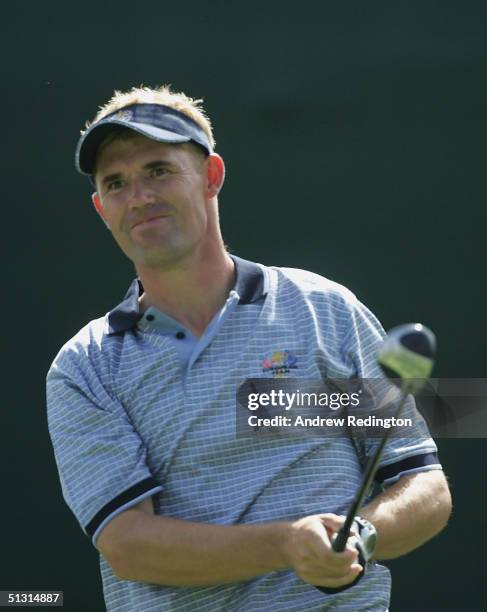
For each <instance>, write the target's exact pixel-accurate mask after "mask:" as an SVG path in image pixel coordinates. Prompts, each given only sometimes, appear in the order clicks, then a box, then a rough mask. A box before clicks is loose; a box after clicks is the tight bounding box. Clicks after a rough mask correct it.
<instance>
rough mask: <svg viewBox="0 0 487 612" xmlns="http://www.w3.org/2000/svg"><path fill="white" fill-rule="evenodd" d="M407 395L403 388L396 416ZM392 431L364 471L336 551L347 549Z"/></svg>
mask: <svg viewBox="0 0 487 612" xmlns="http://www.w3.org/2000/svg"><path fill="white" fill-rule="evenodd" d="M407 397H408V391H407V389H405V388H403V390H402V393H401V400H400V402H399V406H398V408H397V410H396V414H395V416H396V417H398V416H399V414H400V412H401V411H402V409H403V406H404V404H405V402H406V399H407ZM391 431H392V429H388V430H387V431H386V432H385V434H384V436H383V437H382V439H381V442H380V444H379V446H378V447H377V449H376V451H375V453H374V455H373V456H372V457H371V459H370V461H369V463H368V464H367V468H366V470H365V473H364V478H363V481H362V484H361V486H360V489H359V490H358V491H357V494H356V496H355V498H354V500H353V502H352V505H351V506H350V509H349V511H348V513H347V516H346V518H345V523H344V524H343V527H342V528H341V529H340V531H339V532H338V533H337V535H336V538H335V539H334V540H333V543H332V546H333V550H334V551H335V552H342V551H344V550H345V546H346V545H347V540H348V538H349V536H350V528H351V527H352V523H353V521H354V519H355V517H356V515H357V513H358V510H359V508H360V507H361V505H362V502H363V501H364V498H365V496H366V495H367V493H368V491H369V489H370V485H371V484H372V481H373V479H374V476H375V473H376V471H377V467H378V465H379V461H380V459H381V457H382V453H383V451H384V447H385V445H386V443H387V440H388V439H389V436H390V434H391Z"/></svg>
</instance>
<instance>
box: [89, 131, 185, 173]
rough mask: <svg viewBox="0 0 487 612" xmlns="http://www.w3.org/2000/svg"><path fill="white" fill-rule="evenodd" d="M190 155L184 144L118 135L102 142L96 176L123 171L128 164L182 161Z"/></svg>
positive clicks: (129, 133) (134, 134) (133, 133)
mask: <svg viewBox="0 0 487 612" xmlns="http://www.w3.org/2000/svg"><path fill="white" fill-rule="evenodd" d="M189 155H190V151H189V150H188V147H186V145H184V144H182V145H181V144H167V143H164V142H157V141H156V140H151V139H150V138H146V137H145V136H143V135H142V134H138V133H137V132H128V133H124V134H117V135H116V136H115V137H110V136H109V137H108V138H107V139H106V140H105V142H102V143H101V145H100V148H99V150H98V153H97V157H96V170H95V175H99V174H100V172H103V173H106V172H108V171H111V170H113V171H122V170H123V166H125V165H128V164H133V165H137V164H139V163H145V162H147V161H149V159H152V158H154V159H155V158H156V157H157V158H160V159H164V160H166V161H174V162H176V161H178V160H179V161H180V160H182V159H183V158H185V157H187V156H189Z"/></svg>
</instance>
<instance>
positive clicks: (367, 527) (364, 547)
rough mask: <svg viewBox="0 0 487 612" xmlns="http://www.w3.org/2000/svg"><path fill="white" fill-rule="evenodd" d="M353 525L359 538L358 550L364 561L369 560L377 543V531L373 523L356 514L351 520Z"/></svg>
mask: <svg viewBox="0 0 487 612" xmlns="http://www.w3.org/2000/svg"><path fill="white" fill-rule="evenodd" d="M353 527H354V528H355V531H356V532H357V536H358V538H359V540H360V552H361V553H362V555H363V557H364V559H365V561H369V560H370V559H371V558H372V557H373V555H374V552H375V547H376V544H377V531H376V529H375V527H374V525H373V524H372V523H371V522H370V521H369V520H368V519H366V518H364V517H361V516H356V517H355V519H354V521H353Z"/></svg>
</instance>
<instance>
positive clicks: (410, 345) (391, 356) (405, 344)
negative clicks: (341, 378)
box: [317, 323, 436, 593]
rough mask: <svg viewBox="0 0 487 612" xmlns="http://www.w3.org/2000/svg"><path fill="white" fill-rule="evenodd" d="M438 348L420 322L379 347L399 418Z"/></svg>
mask: <svg viewBox="0 0 487 612" xmlns="http://www.w3.org/2000/svg"><path fill="white" fill-rule="evenodd" d="M435 351H436V339H435V336H434V334H433V332H432V331H431V330H429V329H428V328H427V327H425V326H424V325H421V324H420V323H407V324H405V325H400V326H398V327H394V328H393V329H391V330H390V332H389V333H388V334H387V337H386V339H385V340H384V343H383V344H382V346H381V348H380V349H379V353H378V363H379V365H380V367H381V368H382V370H383V372H384V374H385V375H386V376H387V377H388V378H390V379H392V381H393V382H394V384H396V385H397V386H398V387H399V388H400V390H401V399H400V401H399V405H398V407H397V409H396V412H395V417H396V418H397V417H398V416H399V415H400V413H401V411H402V409H403V407H404V404H405V402H406V400H407V397H408V395H409V394H410V393H412V394H415V393H418V392H419V391H420V390H421V388H422V387H423V386H424V384H425V382H426V380H427V379H428V378H429V376H430V374H431V371H432V369H433V358H434V354H435ZM391 431H392V428H391V429H386V430H385V432H384V435H383V436H382V439H381V442H380V444H379V446H378V447H377V449H376V451H375V453H374V455H372V456H371V458H370V460H369V463H368V464H367V467H366V469H365V472H364V476H363V481H362V484H361V486H360V488H359V490H358V491H357V494H356V495H355V498H354V500H353V502H352V505H351V506H350V509H349V511H348V513H347V516H346V519H345V523H344V524H343V527H342V528H341V529H340V531H339V532H338V533H337V534H336V536H335V538H334V539H333V541H332V547H333V550H334V551H336V552H342V551H344V550H345V546H346V544H347V540H348V538H349V537H350V529H351V527H352V524H353V522H354V519H355V517H356V515H357V513H358V510H359V509H360V507H361V505H362V503H363V501H364V498H365V496H366V495H367V493H368V491H369V489H370V485H371V484H372V480H373V479H374V476H375V473H376V471H377V467H378V465H379V461H380V459H381V457H382V452H383V450H384V447H385V445H386V443H387V440H388V439H389V436H390V434H391ZM358 578H359V577H358ZM358 578H357V580H358ZM355 582H356V581H355ZM355 582H353V583H352V584H349V585H346V587H337V588H331V587H330V588H329V587H317V588H319V589H320V590H323V591H324V592H325V593H335V592H338V591H341V590H343V589H344V588H348V587H350V586H353V584H355Z"/></svg>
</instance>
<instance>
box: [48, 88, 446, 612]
mask: <svg viewBox="0 0 487 612" xmlns="http://www.w3.org/2000/svg"><path fill="white" fill-rule="evenodd" d="M76 163H77V167H78V170H80V171H81V172H82V173H84V174H86V175H88V176H90V178H91V180H92V182H93V184H94V186H95V189H96V191H95V193H94V195H93V198H92V199H93V204H94V206H95V208H96V210H97V212H98V214H99V215H100V217H101V218H102V219H103V221H104V223H105V224H106V226H107V228H108V229H109V230H110V231H111V233H112V234H113V237H114V238H115V240H116V241H117V243H118V245H119V246H120V248H121V249H122V251H123V252H124V253H125V254H126V255H127V256H128V257H129V258H130V259H131V260H132V261H133V263H134V265H135V268H136V271H137V276H138V279H137V280H136V281H134V282H133V283H132V285H131V286H130V288H129V291H128V293H127V294H126V296H125V298H124V300H123V301H122V302H121V304H119V305H118V306H117V307H115V308H114V309H113V310H112V311H111V312H109V313H108V314H107V315H106V316H105V317H102V318H100V319H97V320H95V321H92V322H91V323H89V324H88V325H87V326H86V327H84V328H83V329H82V330H81V331H80V332H79V333H78V334H77V335H76V336H75V337H74V338H73V339H72V340H70V341H69V342H68V343H67V344H66V345H65V346H64V347H63V349H62V350H61V351H60V353H59V354H58V356H57V357H56V359H55V361H54V363H53V365H52V367H51V369H50V371H49V374H48V416H49V428H50V433H51V437H52V441H53V446H54V451H55V456H56V461H57V464H58V468H59V472H60V478H61V483H62V486H63V493H64V496H65V499H66V501H67V503H68V504H69V506H70V507H71V509H72V510H73V512H74V513H75V515H76V517H77V518H78V520H79V522H80V524H81V526H82V528H83V529H84V531H85V532H86V533H87V534H88V535H89V536H90V537H91V538H92V541H93V543H94V545H95V546H96V547H97V549H98V550H99V552H100V563H101V572H102V578H103V585H104V595H105V601H106V604H107V609H108V610H117V611H121V610H123V611H127V612H129V611H130V612H134V611H141V612H142V611H143V612H147V611H148V610H165V611H166V610H208V611H211V612H216V611H226V610H229V611H232V610H235V611H237V610H238V611H249V610H256V611H257V610H280V611H281V610H306V611H311V610H328V609H334V610H354V611H357V610H386V609H387V607H388V602H389V591H390V583H389V573H388V570H387V569H386V568H385V567H383V566H381V565H379V564H378V563H376V560H377V559H387V558H393V557H397V556H399V555H402V554H404V553H406V552H408V551H409V550H412V549H413V548H416V547H417V546H419V545H420V544H422V543H423V542H425V541H426V540H427V539H429V538H431V537H432V536H433V535H434V534H436V533H437V532H439V531H440V530H441V529H442V528H443V526H444V525H445V524H446V521H447V519H448V516H449V513H450V505H451V501H450V495H449V491H448V487H447V485H446V481H445V478H444V475H443V472H442V471H441V466H440V464H439V462H438V459H437V455H436V447H435V444H434V442H433V441H432V440H431V439H430V438H429V437H428V436H422V437H419V438H418V439H415V440H411V439H410V440H404V439H392V440H391V441H390V442H389V443H388V445H387V447H386V451H385V453H384V456H383V459H382V462H381V469H380V470H379V472H378V481H379V482H380V483H382V484H383V485H384V487H385V488H384V491H383V492H382V493H380V494H379V495H378V496H377V497H375V498H374V500H373V501H371V502H370V503H368V504H367V505H366V506H365V507H364V508H363V509H362V511H361V516H362V517H363V518H364V519H367V520H369V521H370V522H371V523H372V524H373V525H374V526H375V528H376V530H377V546H376V549H375V553H374V559H373V560H371V561H370V562H369V563H367V570H366V571H365V572H363V569H364V568H363V567H362V565H361V564H360V563H359V562H358V550H357V548H358V547H360V546H359V544H360V538H359V537H354V538H351V539H350V540H349V544H348V546H347V549H346V550H345V551H344V552H342V553H336V552H334V551H333V550H332V548H331V543H330V542H331V539H332V538H333V534H334V533H336V532H337V531H338V529H339V527H340V526H341V524H342V522H343V514H345V512H346V509H347V507H348V505H349V504H350V501H351V499H352V497H353V495H354V493H355V491H356V489H357V487H358V484H359V483H360V480H361V461H360V458H359V454H360V453H358V452H357V445H354V443H353V441H352V440H351V439H349V438H346V437H340V438H329V437H328V438H327V437H325V436H304V437H299V438H293V439H289V438H282V437H279V436H259V437H255V438H252V437H250V438H249V437H239V436H237V435H236V433H235V413H236V392H237V389H238V388H239V387H240V385H241V384H242V383H243V382H244V381H245V380H246V379H248V378H258V377H272V376H273V375H274V374H276V369H275V368H273V367H271V366H269V365H268V364H269V363H270V364H271V365H272V364H273V363H274V364H277V366H278V367H277V371H278V373H279V376H284V377H285V376H288V375H290V374H292V376H293V377H294V378H303V379H305V378H307V379H312V378H314V379H317V378H320V379H324V378H327V377H329V378H344V379H347V378H352V377H367V378H380V377H381V376H382V374H381V373H380V371H379V369H378V366H377V364H376V358H375V355H376V351H377V347H378V346H379V344H380V343H381V341H382V338H383V330H382V328H381V327H380V324H379V323H378V322H377V320H376V319H375V317H374V316H373V315H372V314H371V313H370V312H369V311H368V310H367V309H366V308H365V307H364V306H363V305H362V304H361V303H360V302H359V301H358V300H357V299H356V298H355V296H354V295H353V294H351V293H350V292H349V291H348V290H346V289H345V288H343V287H341V286H339V285H337V284H335V283H333V282H331V281H328V280H326V279H324V278H322V277H319V276H317V275H315V274H312V273H309V272H304V271H300V270H293V269H279V268H271V267H266V266H262V265H260V264H254V263H252V262H248V261H245V260H242V259H240V258H237V257H233V256H230V255H229V254H228V253H227V251H226V249H225V246H224V243H223V240H222V235H221V232H220V226H219V219H218V194H219V191H220V189H221V187H222V185H223V181H224V176H225V167H224V163H223V160H222V158H221V157H220V156H219V155H217V154H216V153H215V152H214V140H213V135H212V130H211V124H210V122H209V120H208V118H207V117H206V115H205V114H204V112H203V111H202V108H201V106H200V104H199V101H194V100H192V99H190V98H188V97H187V96H185V95H184V94H178V93H174V92H172V91H171V90H170V89H169V88H167V87H163V88H160V89H157V90H150V89H146V88H139V89H135V88H134V89H133V90H131V91H129V92H126V93H120V92H115V94H114V97H113V98H112V99H111V100H110V102H109V103H108V104H107V105H106V106H105V107H103V108H102V109H101V111H100V112H99V113H98V115H97V116H96V117H95V120H94V121H93V123H92V124H91V125H90V126H89V127H88V129H87V130H86V131H85V132H84V133H83V134H82V137H81V139H80V141H79V143H78V148H77V154H76ZM285 350H286V351H287V352H286V353H285V352H284V351H285ZM284 354H285V355H286V358H285V359H284V358H283V357H282V356H283V355H284ZM276 355H278V358H277V361H276V358H275V356H276ZM273 357H274V360H273ZM291 358H292V359H291ZM279 359H281V361H279ZM291 366H292V368H291ZM365 447H366V448H365V452H368V453H370V452H371V450H372V448H373V442H372V441H366V443H365ZM359 527H360V526H359V525H357V526H356V532H357V530H358V529H359ZM357 535H358V534H357ZM362 563H364V561H362ZM359 575H360V576H361V578H360V579H359V580H358V582H357V583H356V584H354V586H349V585H351V584H352V583H354V582H355V581H356V579H357V577H358V576H359ZM312 585H318V586H321V587H327V588H328V589H330V588H335V589H336V588H338V587H343V588H342V590H339V592H337V593H330V594H326V593H324V592H322V591H321V590H318V589H316V588H315V587H314V586H312ZM347 586H348V588H346V587H347Z"/></svg>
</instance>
